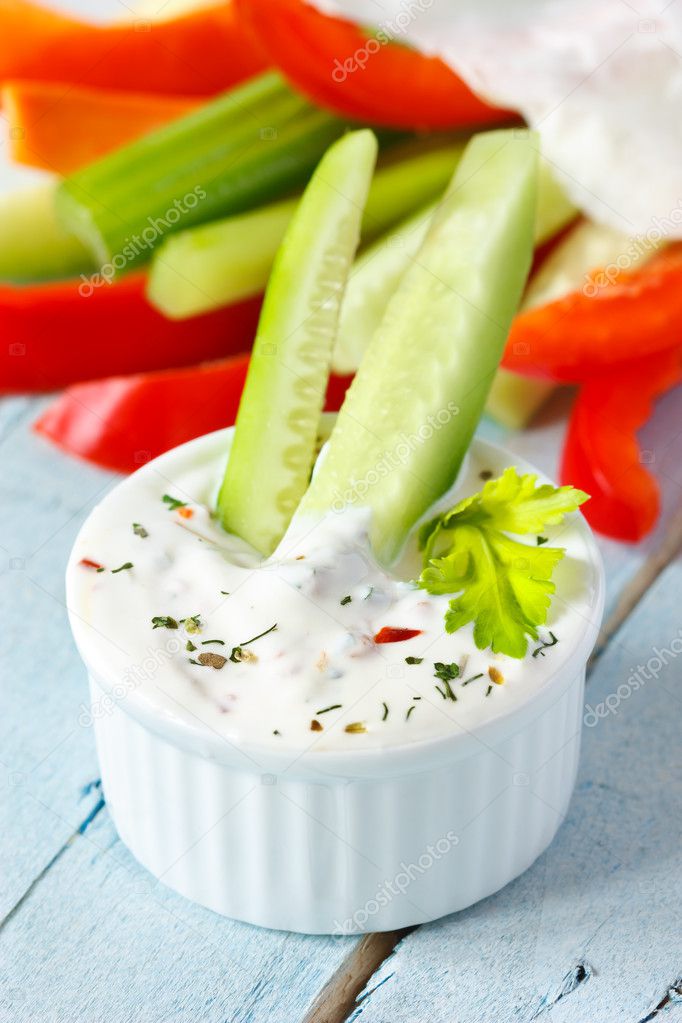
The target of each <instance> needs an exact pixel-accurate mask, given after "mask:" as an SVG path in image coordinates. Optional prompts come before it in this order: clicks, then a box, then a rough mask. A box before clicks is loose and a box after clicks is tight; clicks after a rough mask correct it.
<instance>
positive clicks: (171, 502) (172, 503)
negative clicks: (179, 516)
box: [161, 494, 187, 511]
mask: <svg viewBox="0 0 682 1023" xmlns="http://www.w3.org/2000/svg"><path fill="white" fill-rule="evenodd" d="M161 500H162V501H163V503H164V504H167V505H168V511H175V509H176V508H184V507H185V506H186V505H187V501H178V499H177V497H171V496H170V494H164V495H163V497H162V498H161Z"/></svg>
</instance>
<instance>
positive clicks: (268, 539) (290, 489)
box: [218, 130, 377, 555]
mask: <svg viewBox="0 0 682 1023" xmlns="http://www.w3.org/2000/svg"><path fill="white" fill-rule="evenodd" d="M376 152H377V141H376V138H375V136H374V135H373V133H372V132H371V131H368V130H363V131H357V132H353V133H351V134H349V135H346V136H345V137H344V138H343V139H340V140H339V141H338V142H336V143H335V144H334V145H332V146H331V147H330V148H329V150H328V151H327V152H326V153H325V155H324V157H323V158H322V160H321V161H320V163H319V165H318V167H317V169H316V170H315V173H314V174H313V176H312V178H311V180H310V183H309V184H308V187H307V188H306V190H305V192H304V193H303V197H302V199H301V202H300V204H299V206H298V209H297V211H296V214H295V215H294V217H293V219H292V221H291V223H290V224H289V227H288V228H287V232H286V235H285V238H284V241H283V242H282V245H281V246H280V249H279V251H278V253H277V257H276V259H275V265H274V267H273V270H272V274H271V277H270V282H269V284H268V288H267V291H266V294H265V300H264V303H263V310H262V313H261V318H260V322H259V325H258V332H257V335H256V341H255V344H254V349H253V353H252V356H251V363H250V366H249V373H248V377H247V380H246V385H245V387H244V393H243V395H242V400H241V404H240V407H239V414H238V416H237V424H236V430H235V436H234V442H233V445H232V448H231V451H230V457H229V461H228V465H227V469H226V472H225V478H224V480H223V485H222V487H221V490H220V495H219V499H218V511H219V515H220V518H221V522H222V524H223V526H224V527H225V529H227V530H228V531H229V532H232V533H235V534H236V535H238V536H241V537H242V538H243V539H245V540H247V541H248V542H249V543H250V544H251V545H252V546H253V547H255V548H256V549H257V550H259V551H260V552H261V553H263V554H265V555H267V554H270V553H271V552H272V551H273V550H274V549H275V547H276V545H277V543H278V542H279V540H280V539H281V537H282V536H283V534H284V532H285V530H286V528H287V526H288V524H289V522H290V520H291V517H292V515H293V513H294V511H295V509H296V507H297V505H298V503H299V501H300V499H301V497H302V495H303V493H304V492H305V488H306V486H307V484H308V480H309V478H310V471H311V468H312V465H313V461H314V457H315V443H316V438H317V430H318V425H319V419H320V413H321V411H322V408H323V405H324V397H325V392H326V387H327V381H328V376H329V363H330V360H331V351H332V346H333V341H334V336H335V332H336V324H337V320H338V312H339V306H340V303H341V298H342V294H343V287H344V285H345V281H346V277H347V274H348V271H349V268H350V265H351V263H352V260H353V256H354V253H355V249H356V246H357V243H358V238H359V233H360V222H361V218H362V211H363V208H364V204H365V201H366V198H367V192H368V190H369V185H370V181H371V176H372V170H373V167H374V162H375V160H376Z"/></svg>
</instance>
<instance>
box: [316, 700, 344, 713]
mask: <svg viewBox="0 0 682 1023" xmlns="http://www.w3.org/2000/svg"><path fill="white" fill-rule="evenodd" d="M342 706H343V704H342V703H332V705H331V707H323V708H322V710H316V711H315V713H316V714H326V713H327V711H328V710H341V707H342Z"/></svg>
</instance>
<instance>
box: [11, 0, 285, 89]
mask: <svg viewBox="0 0 682 1023" xmlns="http://www.w3.org/2000/svg"><path fill="white" fill-rule="evenodd" d="M266 64H267V61H266V60H265V59H264V57H263V56H262V54H261V51H260V50H259V48H258V44H257V43H256V42H255V41H254V40H253V38H252V37H251V36H250V35H249V34H248V33H247V30H246V29H245V28H244V27H243V26H242V24H241V23H240V22H239V20H238V18H237V14H236V12H235V9H234V7H233V5H232V3H230V2H228V0H225V2H223V3H219V4H215V3H214V4H212V5H210V6H207V7H201V8H199V9H198V10H192V11H190V12H189V13H187V14H184V15H181V16H179V17H176V18H170V19H168V20H166V21H161V20H158V21H157V20H153V21H146V20H143V19H140V18H138V19H136V20H135V21H129V22H117V23H115V24H111V25H94V24H89V23H87V22H84V21H80V20H78V19H77V18H71V17H69V16H68V15H63V14H58V13H57V12H56V11H51V10H48V9H47V8H45V7H41V6H40V5H38V4H35V3H32V2H31V0H0V79H5V80H6V79H15V78H40V79H43V80H47V81H52V82H73V83H76V84H78V85H91V86H95V87H98V88H118V89H128V90H133V91H136V92H165V93H170V94H172V95H188V96H189V95H191V96H207V95H212V94H214V93H216V92H220V91H222V90H224V89H227V88H229V87H230V86H231V85H234V84H236V83H237V82H240V81H243V80H244V79H245V78H249V77H250V76H251V75H254V74H257V73H258V72H259V71H261V70H263V69H264V67H265V66H266Z"/></svg>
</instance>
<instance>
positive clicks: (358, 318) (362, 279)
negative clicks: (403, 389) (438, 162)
mask: <svg viewBox="0 0 682 1023" xmlns="http://www.w3.org/2000/svg"><path fill="white" fill-rule="evenodd" d="M444 186H445V182H444V183H443V187H444ZM435 210H436V205H435V204H431V205H429V206H426V207H424V208H423V209H422V210H420V211H419V212H417V213H414V214H413V215H412V216H410V217H409V218H408V219H407V220H405V221H403V222H402V223H401V224H398V225H397V226H396V227H395V228H393V230H392V231H390V232H389V233H388V234H387V235H385V236H384V237H382V238H379V240H378V241H376V242H374V244H373V245H371V246H370V247H369V248H367V249H365V250H364V251H363V252H362V253H361V254H360V255H359V256H358V258H357V260H356V262H355V266H354V267H353V272H352V274H351V277H350V280H349V281H348V287H347V288H346V294H345V296H344V299H343V305H342V307H341V318H340V320H339V333H338V337H337V340H336V345H335V347H334V357H333V360H332V367H333V369H334V372H336V373H341V374H346V373H354V372H355V371H356V369H357V368H358V366H359V365H360V361H361V359H362V356H363V354H364V352H365V349H366V348H367V346H368V344H369V342H370V339H371V337H372V335H373V334H374V331H375V330H376V329H377V327H378V326H379V323H380V322H381V318H382V316H383V314H384V312H385V309H386V306H387V305H388V302H389V299H390V297H391V295H392V294H393V292H394V291H395V289H396V288H397V287H398V284H399V282H400V278H401V277H402V275H403V273H404V272H405V270H406V269H407V266H408V265H409V263H410V261H411V260H413V259H414V258H415V256H416V255H417V251H418V250H419V246H420V245H421V244H422V242H423V240H424V238H425V236H426V232H427V230H428V227H429V223H430V222H431V218H432V216H433V213H434V211H435ZM576 212H577V211H576V209H575V207H574V206H573V205H572V204H571V202H570V200H569V199H568V198H567V197H566V196H565V195H564V193H563V192H562V191H561V189H560V187H559V185H558V184H557V183H556V180H555V178H554V176H553V175H552V172H551V170H550V169H549V166H548V165H547V164H546V163H545V162H544V161H541V162H540V164H539V167H538V185H537V204H536V209H535V243H536V245H542V244H543V243H544V242H546V241H547V240H548V239H549V238H551V237H552V236H553V235H555V234H556V233H557V232H558V231H560V230H561V228H563V227H565V226H566V224H568V223H569V222H570V221H571V220H572V219H573V218H574V217H575V215H576Z"/></svg>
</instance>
